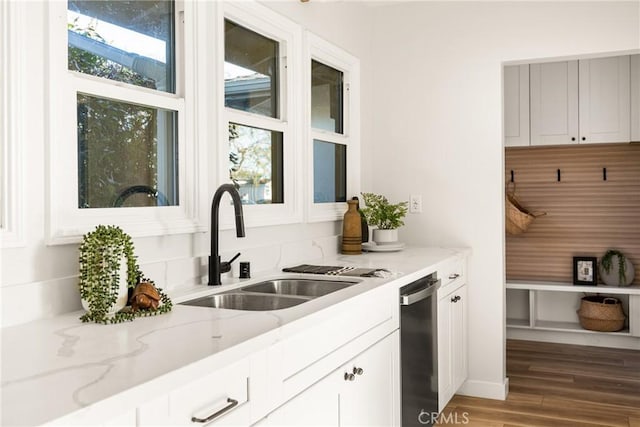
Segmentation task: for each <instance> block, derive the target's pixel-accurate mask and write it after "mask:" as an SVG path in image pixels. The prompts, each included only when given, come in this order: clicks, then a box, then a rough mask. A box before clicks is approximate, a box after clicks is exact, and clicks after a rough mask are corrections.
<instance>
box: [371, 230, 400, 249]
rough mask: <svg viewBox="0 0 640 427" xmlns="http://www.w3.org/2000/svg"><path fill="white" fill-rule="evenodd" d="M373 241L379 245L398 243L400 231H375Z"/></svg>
mask: <svg viewBox="0 0 640 427" xmlns="http://www.w3.org/2000/svg"><path fill="white" fill-rule="evenodd" d="M373 241H374V242H376V244H378V245H391V244H394V243H398V229H393V230H380V229H377V228H376V229H375V230H373Z"/></svg>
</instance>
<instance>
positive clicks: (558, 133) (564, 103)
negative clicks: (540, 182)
mask: <svg viewBox="0 0 640 427" xmlns="http://www.w3.org/2000/svg"><path fill="white" fill-rule="evenodd" d="M529 69H530V95H531V145H553V144H571V143H577V142H578V61H563V62H549V63H544V64H531V66H530V67H529Z"/></svg>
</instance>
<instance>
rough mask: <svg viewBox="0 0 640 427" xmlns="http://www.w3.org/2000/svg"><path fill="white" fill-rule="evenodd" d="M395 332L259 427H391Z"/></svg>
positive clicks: (306, 391) (395, 353) (392, 423)
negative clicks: (356, 426)
mask: <svg viewBox="0 0 640 427" xmlns="http://www.w3.org/2000/svg"><path fill="white" fill-rule="evenodd" d="M397 335H398V331H395V332H394V333H392V334H391V335H388V336H387V337H385V338H383V339H382V340H381V341H379V342H377V343H376V344H374V345H373V346H371V347H369V348H368V349H367V350H365V351H364V352H362V353H360V354H359V355H358V356H356V357H354V358H353V359H352V360H350V361H349V362H347V363H345V364H344V365H342V366H341V367H340V368H338V369H337V370H335V371H333V372H332V373H330V374H329V375H328V376H326V377H325V378H323V379H321V380H320V381H318V382H317V383H315V384H314V385H312V386H311V387H309V388H307V389H306V390H305V391H303V392H302V393H300V394H299V395H297V396H296V397H294V398H293V399H291V400H290V401H288V402H287V403H285V404H284V405H283V406H281V407H280V408H278V409H277V410H275V411H274V412H272V413H271V414H269V415H268V416H267V417H266V418H265V419H263V420H261V421H260V422H259V423H258V424H257V425H259V426H287V425H289V426H299V425H310V426H316V425H317V426H320V425H321V426H355V425H358V426H393V425H397V424H398V422H396V421H395V415H394V414H395V413H396V411H395V410H394V402H395V398H394V393H397V392H398V388H397V386H396V385H395V384H396V383H397V378H396V374H394V372H396V371H394V365H393V363H394V362H393V361H394V357H396V358H397V344H398V341H397V339H398V337H397Z"/></svg>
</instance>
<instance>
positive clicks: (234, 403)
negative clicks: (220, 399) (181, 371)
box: [191, 397, 238, 423]
mask: <svg viewBox="0 0 640 427" xmlns="http://www.w3.org/2000/svg"><path fill="white" fill-rule="evenodd" d="M227 403H228V405H227V406H225V407H224V408H222V409H220V410H219V411H217V412H214V413H213V414H211V415H209V416H208V417H207V418H197V417H191V422H192V423H208V422H210V421H213V420H215V419H216V418H218V417H219V416H221V415H222V414H226V413H227V412H229V411H230V410H232V409H233V408H235V407H236V406H238V401H237V400H235V399H232V398H230V397H227Z"/></svg>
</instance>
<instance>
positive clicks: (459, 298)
mask: <svg viewBox="0 0 640 427" xmlns="http://www.w3.org/2000/svg"><path fill="white" fill-rule="evenodd" d="M461 299H462V297H461V296H460V295H456V296H454V297H453V298H451V302H458V301H460V300H461Z"/></svg>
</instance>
